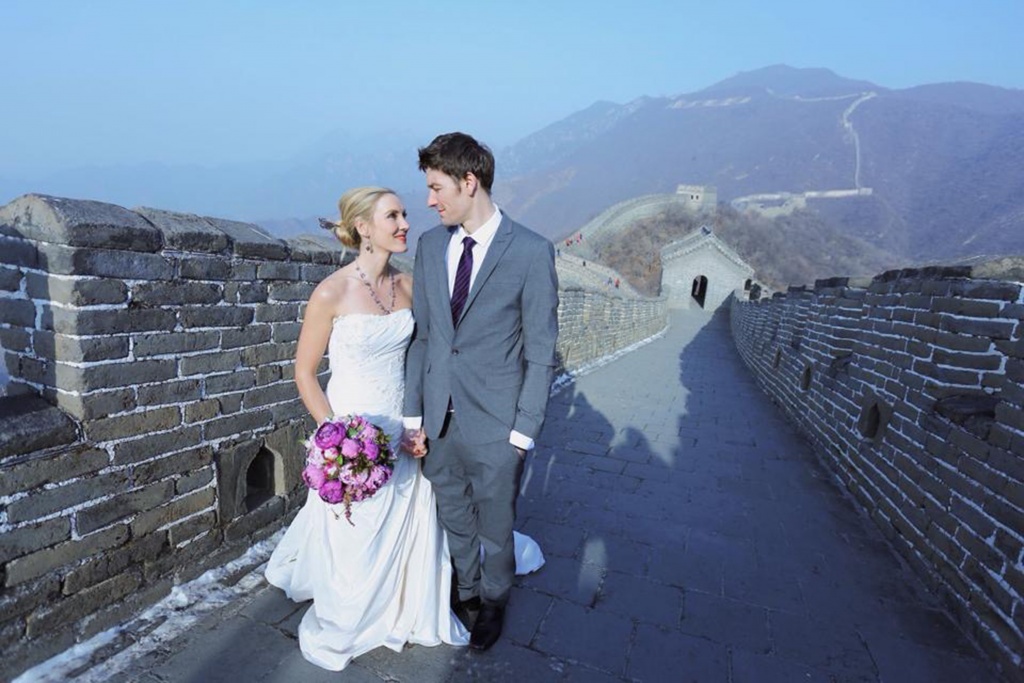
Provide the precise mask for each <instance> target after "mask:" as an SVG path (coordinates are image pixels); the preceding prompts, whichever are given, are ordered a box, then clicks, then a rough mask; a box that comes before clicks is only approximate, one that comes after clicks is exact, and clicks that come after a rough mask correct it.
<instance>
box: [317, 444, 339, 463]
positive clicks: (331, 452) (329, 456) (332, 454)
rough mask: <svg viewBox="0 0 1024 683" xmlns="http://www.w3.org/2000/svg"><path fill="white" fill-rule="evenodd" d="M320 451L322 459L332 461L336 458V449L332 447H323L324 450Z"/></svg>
mask: <svg viewBox="0 0 1024 683" xmlns="http://www.w3.org/2000/svg"><path fill="white" fill-rule="evenodd" d="M321 453H323V460H326V461H327V462H334V461H335V460H337V459H338V455H339V453H338V449H337V448H333V447H332V448H325V449H324V450H322V451H321Z"/></svg>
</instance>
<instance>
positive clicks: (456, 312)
mask: <svg viewBox="0 0 1024 683" xmlns="http://www.w3.org/2000/svg"><path fill="white" fill-rule="evenodd" d="M474 244H476V242H475V241H473V238H472V237H469V236H468V235H467V236H466V237H463V238H462V256H460V257H459V267H458V268H456V269H455V287H453V288H452V325H456V326H457V325H458V324H459V316H460V315H461V314H462V307H463V306H465V305H466V297H468V296H469V276H470V275H472V274H473V245H474Z"/></svg>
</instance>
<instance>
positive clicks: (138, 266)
mask: <svg viewBox="0 0 1024 683" xmlns="http://www.w3.org/2000/svg"><path fill="white" fill-rule="evenodd" d="M39 252H40V257H41V258H43V259H45V260H46V269H47V271H48V272H50V273H52V274H56V275H94V276H99V277H110V278H122V279H125V280H171V279H173V278H174V266H173V263H172V261H171V260H170V259H168V258H167V257H165V256H162V255H160V254H145V253H140V252H132V251H117V250H112V249H76V248H72V247H66V246H63V245H58V244H46V243H41V244H40V245H39Z"/></svg>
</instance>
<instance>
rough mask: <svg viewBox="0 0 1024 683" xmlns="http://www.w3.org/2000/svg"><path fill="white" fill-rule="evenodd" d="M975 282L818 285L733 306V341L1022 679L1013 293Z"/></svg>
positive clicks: (1021, 344)
mask: <svg viewBox="0 0 1024 683" xmlns="http://www.w3.org/2000/svg"><path fill="white" fill-rule="evenodd" d="M972 275H973V272H972V269H971V268H970V267H966V266H965V267H953V268H929V269H916V270H915V269H905V270H899V271H891V272H887V273H884V274H882V275H879V276H878V277H876V278H874V279H872V280H846V279H838V278H837V279H832V280H822V281H819V282H818V283H816V285H815V286H814V287H813V288H806V287H803V288H791V289H790V290H789V291H788V292H787V293H785V294H778V295H776V296H775V297H773V298H772V299H770V300H764V301H762V302H740V301H734V302H732V305H731V318H732V330H733V336H734V339H735V342H736V346H737V348H738V350H739V352H740V354H741V356H742V357H743V359H744V361H745V362H746V364H747V365H748V366H749V367H750V369H751V371H752V372H753V373H754V375H755V377H756V379H757V381H758V383H759V384H760V386H761V387H762V388H763V389H764V390H765V391H766V392H767V393H768V394H769V395H771V396H772V397H773V399H774V400H775V401H776V402H777V403H778V404H779V405H780V406H781V407H782V409H783V410H784V411H785V412H786V414H787V415H788V416H789V418H790V419H791V420H792V421H793V422H794V423H795V424H796V425H797V426H798V428H799V429H800V430H801V431H802V432H803V433H804V434H805V435H806V436H807V438H808V439H809V440H810V441H811V443H812V444H813V445H814V447H815V450H816V451H817V452H818V454H819V455H820V457H821V458H822V460H823V461H824V462H825V463H826V464H827V465H828V466H829V468H830V470H831V471H832V472H833V473H834V475H835V476H836V477H837V478H838V479H839V480H840V481H841V482H842V484H843V486H844V487H845V488H846V489H847V490H849V491H850V493H851V494H852V495H853V496H854V498H855V499H856V500H857V501H858V503H859V504H860V505H861V506H862V507H863V508H864V510H865V511H866V513H867V514H868V515H870V517H871V518H872V519H873V520H874V521H875V522H876V523H877V524H878V526H879V527H880V528H881V529H882V530H883V532H884V533H885V534H886V536H887V538H888V539H889V540H890V541H891V542H892V544H893V546H894V547H895V548H896V549H897V550H898V551H899V552H900V554H901V555H902V556H903V557H904V558H906V560H907V561H908V563H909V564H910V565H911V566H913V567H914V568H915V569H916V570H918V571H919V572H920V573H921V574H922V575H923V576H924V577H925V578H926V579H927V580H928V582H929V583H930V584H931V585H932V587H934V588H935V589H937V590H938V591H939V592H940V593H941V594H943V595H944V596H945V597H946V599H947V601H948V604H949V606H950V608H951V610H952V611H953V612H955V613H956V615H957V616H958V617H959V619H960V622H961V623H962V624H963V625H964V627H965V629H966V630H967V631H968V632H969V633H971V635H972V636H973V637H975V638H976V640H977V641H978V642H979V643H980V644H981V645H982V646H983V647H984V648H985V649H986V650H987V651H988V652H989V653H991V654H992V655H993V657H995V658H997V659H998V660H999V661H1001V663H1002V664H1003V668H1004V669H1005V670H1006V671H1008V672H1017V673H1016V675H1017V676H1018V678H1019V672H1020V670H1021V669H1020V667H1021V656H1022V653H1024V601H1022V597H1024V419H1022V418H1021V417H1020V416H1021V415H1022V414H1024V413H1022V397H1024V371H1022V369H1024V361H1022V355H1024V341H1022V328H1024V323H1022V322H1021V321H1022V318H1024V315H1022V311H1024V298H1022V296H1024V294H1022V289H1024V285H1022V284H1021V283H1020V282H1013V281H1000V280H993V279H983V278H979V277H972ZM1014 680H1017V679H1014Z"/></svg>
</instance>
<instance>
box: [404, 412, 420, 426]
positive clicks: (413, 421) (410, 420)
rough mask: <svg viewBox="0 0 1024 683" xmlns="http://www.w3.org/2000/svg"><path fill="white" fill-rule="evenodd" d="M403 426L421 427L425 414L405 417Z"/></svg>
mask: <svg viewBox="0 0 1024 683" xmlns="http://www.w3.org/2000/svg"><path fill="white" fill-rule="evenodd" d="M402 426H403V427H405V428H406V429H419V428H420V427H422V426H423V416H422V415H420V416H419V417H403V418H402Z"/></svg>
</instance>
